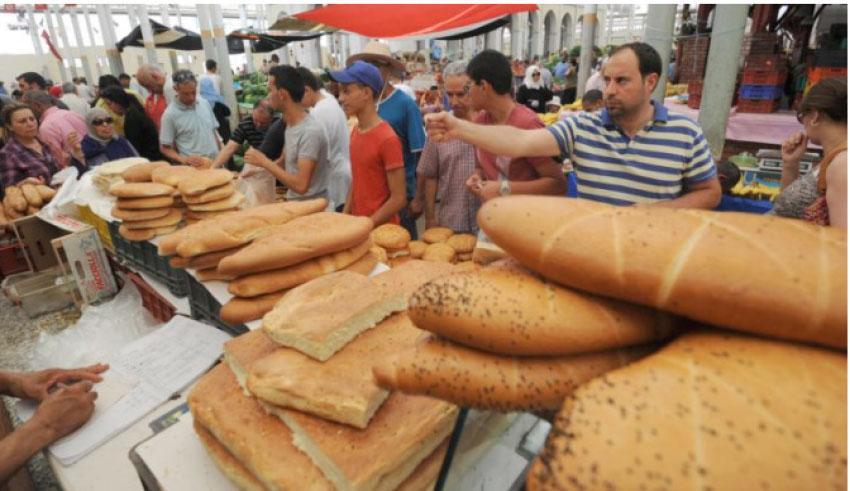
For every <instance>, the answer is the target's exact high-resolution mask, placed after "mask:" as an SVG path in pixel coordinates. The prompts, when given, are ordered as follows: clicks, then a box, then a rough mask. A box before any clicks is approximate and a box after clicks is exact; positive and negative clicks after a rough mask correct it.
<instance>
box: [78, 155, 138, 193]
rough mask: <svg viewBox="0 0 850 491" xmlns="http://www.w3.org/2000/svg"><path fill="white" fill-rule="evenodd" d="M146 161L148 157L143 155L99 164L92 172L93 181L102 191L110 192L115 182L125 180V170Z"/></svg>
mask: <svg viewBox="0 0 850 491" xmlns="http://www.w3.org/2000/svg"><path fill="white" fill-rule="evenodd" d="M145 162H148V159H146V158H143V157H128V158H126V159H118V160H113V161H111V162H107V163H105V164H102V165H99V166H97V168H96V169H95V170H94V173H93V174H92V183H93V184H94V186H95V187H96V188H97V189H98V190H100V192H101V193H104V194H109V188H111V187H112V186H113V185H114V184H118V183H120V182H123V181H124V179H123V177H122V174H123V173H124V171H126V170H127V169H129V168H131V167H133V166H135V165H138V164H142V163H145Z"/></svg>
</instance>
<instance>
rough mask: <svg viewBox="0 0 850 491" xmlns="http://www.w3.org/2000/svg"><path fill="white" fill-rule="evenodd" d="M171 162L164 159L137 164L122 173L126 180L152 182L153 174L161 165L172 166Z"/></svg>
mask: <svg viewBox="0 0 850 491" xmlns="http://www.w3.org/2000/svg"><path fill="white" fill-rule="evenodd" d="M170 165H171V164H169V163H168V162H164V161H162V160H157V161H156V162H145V163H143V164H136V165H134V166H133V167H130V168H129V169H127V170H125V171H124V172H122V173H121V178H122V179H124V181H125V182H151V174H152V173H153V171H154V170H155V169H157V168H159V167H170Z"/></svg>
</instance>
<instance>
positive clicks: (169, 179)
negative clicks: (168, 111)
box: [109, 161, 244, 241]
mask: <svg viewBox="0 0 850 491" xmlns="http://www.w3.org/2000/svg"><path fill="white" fill-rule="evenodd" d="M109 193H110V194H112V195H113V196H116V197H118V200H117V202H116V204H115V206H114V207H113V209H112V216H113V217H115V218H117V219H119V220H121V222H122V223H121V226H120V227H119V228H118V232H119V233H120V234H121V236H122V237H124V238H125V239H127V240H132V241H142V240H150V239H153V238H154V237H157V236H160V235H168V234H170V233H172V232H174V231H175V230H177V229H178V228H179V226H180V225H181V224H182V223H183V221H184V219H185V221H186V222H188V223H190V224H191V223H194V222H196V221H199V220H201V219H204V218H213V217H216V216H219V215H221V214H223V213H228V212H231V211H234V210H236V209H237V208H238V206H239V204H240V203H241V202H242V200H243V199H244V196H243V195H242V193H240V192H238V191H236V188H235V186H234V185H233V173H231V172H230V171H228V170H226V169H205V170H199V169H195V168H192V167H188V166H179V165H170V164H169V163H168V162H161V161H160V162H146V163H141V164H136V165H134V166H132V167H130V168H128V169H127V170H125V171H124V172H123V173H122V174H121V180H120V181H119V182H116V183H115V184H113V185H111V186H110V187H109Z"/></svg>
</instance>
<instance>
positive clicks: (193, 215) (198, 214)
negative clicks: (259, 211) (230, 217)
mask: <svg viewBox="0 0 850 491" xmlns="http://www.w3.org/2000/svg"><path fill="white" fill-rule="evenodd" d="M234 211H238V209H236V208H231V209H229V210H221V211H192V210H190V209H188V208H187V209H186V218H189V219H192V220H195V221H198V220H206V219H208V218H217V217H220V216H222V215H227V214H229V213H233V212H234Z"/></svg>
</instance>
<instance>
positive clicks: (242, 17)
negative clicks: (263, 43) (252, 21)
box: [239, 3, 254, 73]
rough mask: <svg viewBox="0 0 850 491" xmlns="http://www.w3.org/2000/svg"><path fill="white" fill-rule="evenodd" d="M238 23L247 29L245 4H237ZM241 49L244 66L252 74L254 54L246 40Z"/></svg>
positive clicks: (249, 42)
mask: <svg viewBox="0 0 850 491" xmlns="http://www.w3.org/2000/svg"><path fill="white" fill-rule="evenodd" d="M239 22H241V23H242V26H241V27H243V28H245V27H248V12H247V9H246V8H245V4H244V3H242V4H239ZM242 47H243V48H244V49H245V64H246V67H247V71H248V73H254V54H253V53H252V52H251V41H248V40H247V39H246V40H245V41H243V42H242Z"/></svg>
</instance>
